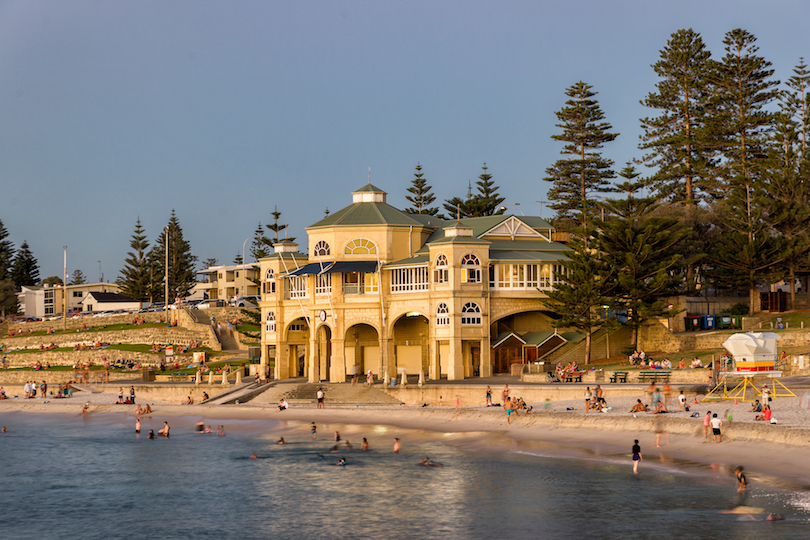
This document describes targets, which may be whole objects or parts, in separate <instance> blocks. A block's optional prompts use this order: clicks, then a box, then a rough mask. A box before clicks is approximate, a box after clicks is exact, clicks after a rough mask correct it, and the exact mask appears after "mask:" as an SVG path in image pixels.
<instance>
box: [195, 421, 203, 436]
mask: <svg viewBox="0 0 810 540" xmlns="http://www.w3.org/2000/svg"><path fill="white" fill-rule="evenodd" d="M195 426H196V427H195V429H196V430H197V433H199V434H200V435H202V434H203V433H205V424H204V423H203V421H202V420H200V421H199V422H197V423H196V424H195Z"/></svg>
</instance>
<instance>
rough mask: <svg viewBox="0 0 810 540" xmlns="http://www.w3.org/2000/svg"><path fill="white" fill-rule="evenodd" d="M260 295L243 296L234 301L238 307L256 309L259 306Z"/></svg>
mask: <svg viewBox="0 0 810 540" xmlns="http://www.w3.org/2000/svg"><path fill="white" fill-rule="evenodd" d="M259 300H260V298H259V296H258V295H255V294H254V295H248V296H241V297H239V298H237V299H236V300H235V301H234V306H236V307H256V306H258V305H259Z"/></svg>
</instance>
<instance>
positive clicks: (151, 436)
mask: <svg viewBox="0 0 810 540" xmlns="http://www.w3.org/2000/svg"><path fill="white" fill-rule="evenodd" d="M149 438H150V439H154V438H155V430H153V429H150V430H149Z"/></svg>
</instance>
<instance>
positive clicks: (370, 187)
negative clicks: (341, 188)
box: [352, 182, 385, 193]
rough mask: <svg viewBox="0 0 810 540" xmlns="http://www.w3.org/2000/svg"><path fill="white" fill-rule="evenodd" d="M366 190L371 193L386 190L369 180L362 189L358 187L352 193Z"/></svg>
mask: <svg viewBox="0 0 810 540" xmlns="http://www.w3.org/2000/svg"><path fill="white" fill-rule="evenodd" d="M365 192H369V193H385V191H383V190H382V189H380V188H378V187H377V186H374V185H372V184H371V182H369V183H368V184H366V185H365V186H363V187H361V188H360V189H358V190H356V191H353V192H352V193H365Z"/></svg>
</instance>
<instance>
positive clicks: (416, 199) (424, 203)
mask: <svg viewBox="0 0 810 540" xmlns="http://www.w3.org/2000/svg"><path fill="white" fill-rule="evenodd" d="M414 176H415V177H416V178H414V179H413V180H411V187H409V188H408V192H409V193H411V194H412V196H411V195H406V196H405V199H407V200H408V202H410V203H411V204H412V205H413V206H412V207H411V208H408V209H407V210H405V211H406V212H409V213H411V214H428V215H431V216H435V215H436V214H438V213H439V208H438V207H431V206H430V205H431V204H433V201H435V200H436V197H435V196H434V195H433V193H431V191H432V190H433V186H429V185H427V180H425V178H423V177H424V173H423V172H422V165H421V164H420V163H417V164H416V173H414Z"/></svg>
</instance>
